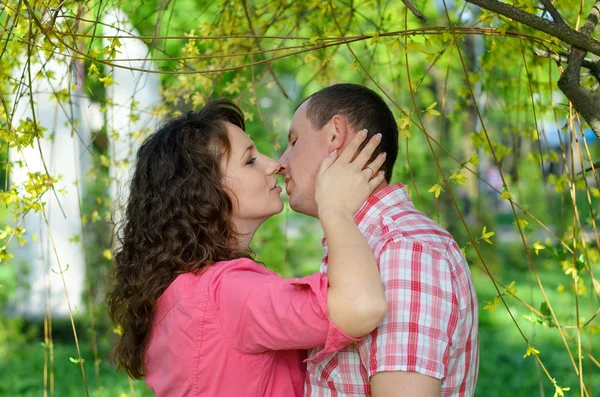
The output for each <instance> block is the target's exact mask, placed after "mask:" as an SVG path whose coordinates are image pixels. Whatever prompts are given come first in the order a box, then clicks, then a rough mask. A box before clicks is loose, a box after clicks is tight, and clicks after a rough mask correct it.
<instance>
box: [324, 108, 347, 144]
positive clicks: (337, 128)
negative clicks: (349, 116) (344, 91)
mask: <svg viewBox="0 0 600 397" xmlns="http://www.w3.org/2000/svg"><path fill="white" fill-rule="evenodd" d="M330 125H331V128H332V129H331V132H330V134H331V135H330V137H329V153H331V152H333V151H334V150H340V149H342V148H343V147H344V144H345V143H346V137H347V136H348V133H349V131H348V122H347V121H346V118H345V117H343V116H340V115H339V114H336V115H335V116H333V117H332V119H331V124H330Z"/></svg>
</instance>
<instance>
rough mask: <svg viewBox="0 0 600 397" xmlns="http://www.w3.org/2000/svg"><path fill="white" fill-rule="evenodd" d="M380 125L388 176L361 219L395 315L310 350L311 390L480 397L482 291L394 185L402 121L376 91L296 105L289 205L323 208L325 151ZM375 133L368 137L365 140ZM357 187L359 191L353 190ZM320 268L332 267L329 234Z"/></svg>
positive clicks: (348, 87) (337, 88)
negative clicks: (357, 336)
mask: <svg viewBox="0 0 600 397" xmlns="http://www.w3.org/2000/svg"><path fill="white" fill-rule="evenodd" d="M363 128H366V129H367V130H368V136H369V137H371V136H373V135H375V134H377V133H381V134H382V141H381V144H380V146H379V148H378V150H377V151H376V152H375V153H374V155H373V156H376V155H377V154H378V153H379V152H381V151H384V152H386V153H387V158H386V163H385V164H384V165H383V167H382V168H381V169H382V170H384V171H385V173H386V180H387V181H386V182H383V183H382V184H381V185H380V186H379V187H378V188H377V189H376V190H375V192H374V193H373V195H371V197H369V199H368V200H367V202H366V203H365V204H364V206H363V207H362V208H361V209H360V210H359V211H358V212H357V213H356V215H355V220H356V222H357V224H358V226H359V228H360V230H361V232H362V233H363V234H364V236H365V238H366V239H367V242H368V243H369V245H370V247H371V249H372V250H373V252H374V253H375V257H376V258H377V262H378V265H379V271H380V273H381V279H382V281H383V285H384V288H385V292H386V298H387V300H388V315H387V316H386V317H385V319H384V321H383V322H382V323H381V324H380V326H379V327H378V328H377V329H376V330H375V331H373V332H372V333H371V334H370V335H367V336H366V337H364V338H363V339H362V340H360V341H358V342H356V343H353V344H351V345H349V346H347V347H346V348H344V349H342V350H340V351H338V352H337V353H335V354H333V355H331V356H329V357H326V358H325V359H321V360H318V361H317V360H313V359H312V357H313V356H314V355H315V353H316V352H317V350H313V351H311V352H310V353H309V358H308V360H307V361H308V364H307V375H306V382H305V395H306V396H317V397H322V396H373V397H392V396H411V397H413V396H416V397H420V396H427V397H429V396H436V397H437V396H443V397H446V396H453V397H454V396H456V397H462V396H472V395H473V393H474V390H475V382H476V378H477V371H478V332H477V298H476V295H475V288H474V287H473V283H472V280H471V273H470V271H469V268H468V266H467V264H466V261H465V259H464V257H463V256H462V254H461V252H460V249H459V247H458V246H457V244H456V242H455V241H454V239H453V238H452V236H450V234H449V233H448V232H447V231H445V230H444V229H442V228H441V227H440V226H439V225H438V224H436V223H435V222H433V221H432V220H431V219H429V218H428V217H427V216H426V215H424V214H422V213H421V212H419V211H418V210H416V209H415V207H414V205H413V204H412V201H411V199H410V197H409V196H408V194H407V192H406V189H405V187H404V186H403V185H402V184H401V183H397V184H393V185H388V184H389V181H390V177H391V175H392V167H393V165H394V162H395V160H396V156H397V153H398V127H397V125H396V121H395V120H394V117H393V115H392V112H391V111H390V109H389V108H388V107H387V105H386V104H385V102H384V101H383V100H382V99H381V97H379V95H377V94H376V93H375V92H373V91H371V90H370V89H368V88H366V87H362V86H359V85H354V84H337V85H333V86H331V87H328V88H325V89H323V90H321V91H319V92H317V93H315V94H313V95H312V96H310V97H309V98H308V99H306V100H305V101H304V102H303V103H302V104H301V105H300V107H299V108H298V109H297V110H296V113H295V114H294V117H293V119H292V124H291V127H290V131H289V136H288V147H287V149H286V151H285V153H284V154H283V156H282V157H281V159H280V163H281V165H282V168H281V170H280V173H282V174H284V175H285V183H286V190H287V193H288V195H289V202H290V206H291V208H292V209H293V210H294V211H297V212H301V213H304V214H306V215H310V216H313V217H317V213H318V212H317V205H316V203H315V200H314V191H315V177H316V173H317V170H318V168H319V164H320V163H321V160H322V159H323V158H325V156H327V155H328V154H329V153H331V152H332V151H334V150H339V151H342V150H344V148H345V147H346V145H347V144H348V143H349V142H350V141H351V140H352V137H353V136H354V134H355V133H357V132H358V131H360V130H362V129H363ZM367 140H368V139H367ZM348 194H352V192H348ZM323 248H324V252H325V256H324V258H323V261H322V264H321V271H326V269H327V242H326V241H325V239H323Z"/></svg>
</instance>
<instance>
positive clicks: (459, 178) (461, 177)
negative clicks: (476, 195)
mask: <svg viewBox="0 0 600 397" xmlns="http://www.w3.org/2000/svg"><path fill="white" fill-rule="evenodd" d="M449 179H450V180H451V181H452V182H454V183H458V184H459V185H464V184H465V183H467V177H466V175H465V174H464V172H463V171H462V170H458V171H454V172H453V173H452V174H450V178H449Z"/></svg>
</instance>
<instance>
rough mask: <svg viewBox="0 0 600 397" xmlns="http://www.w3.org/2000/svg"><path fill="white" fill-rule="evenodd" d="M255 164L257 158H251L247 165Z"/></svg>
mask: <svg viewBox="0 0 600 397" xmlns="http://www.w3.org/2000/svg"><path fill="white" fill-rule="evenodd" d="M254 162H256V157H251V158H249V159H248V161H246V165H252V164H254Z"/></svg>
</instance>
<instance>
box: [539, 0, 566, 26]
mask: <svg viewBox="0 0 600 397" xmlns="http://www.w3.org/2000/svg"><path fill="white" fill-rule="evenodd" d="M540 1H541V2H542V4H543V5H544V8H545V9H546V11H548V12H549V13H550V15H551V16H552V20H553V21H554V22H555V23H557V24H558V25H566V23H565V21H563V19H562V16H561V15H560V12H558V10H557V9H556V8H555V7H554V5H553V4H552V2H551V1H550V0H540Z"/></svg>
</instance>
